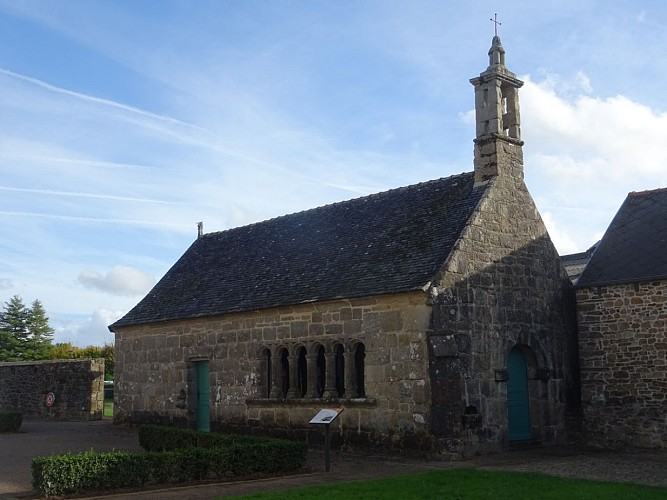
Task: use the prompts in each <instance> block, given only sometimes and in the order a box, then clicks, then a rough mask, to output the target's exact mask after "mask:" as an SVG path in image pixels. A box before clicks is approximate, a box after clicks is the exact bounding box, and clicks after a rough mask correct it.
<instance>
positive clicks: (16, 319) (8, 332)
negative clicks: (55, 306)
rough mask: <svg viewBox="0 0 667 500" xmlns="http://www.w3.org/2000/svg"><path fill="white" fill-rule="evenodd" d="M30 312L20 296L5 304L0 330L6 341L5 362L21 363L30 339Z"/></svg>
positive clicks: (15, 296) (0, 316)
mask: <svg viewBox="0 0 667 500" xmlns="http://www.w3.org/2000/svg"><path fill="white" fill-rule="evenodd" d="M29 318H30V311H29V309H28V308H27V307H26V306H25V304H24V303H23V300H22V299H21V297H19V296H18V295H14V296H13V297H12V298H11V299H9V302H5V309H4V310H3V311H2V313H0V330H2V332H3V338H4V340H5V342H4V345H3V346H2V347H3V351H2V356H3V361H20V360H23V359H26V358H25V357H24V356H23V353H24V349H25V346H26V344H27V342H28V339H29V334H28V320H29Z"/></svg>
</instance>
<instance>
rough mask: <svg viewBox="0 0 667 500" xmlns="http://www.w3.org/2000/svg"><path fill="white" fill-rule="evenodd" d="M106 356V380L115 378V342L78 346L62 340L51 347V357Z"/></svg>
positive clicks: (80, 357)
mask: <svg viewBox="0 0 667 500" xmlns="http://www.w3.org/2000/svg"><path fill="white" fill-rule="evenodd" d="M83 358H104V380H113V375H114V367H115V361H116V351H115V349H114V346H113V344H104V345H103V346H102V347H100V346H94V345H89V346H86V347H77V346H75V345H73V344H72V343H71V342H62V343H58V344H56V345H54V346H53V348H52V349H51V359H83Z"/></svg>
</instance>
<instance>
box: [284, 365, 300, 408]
mask: <svg viewBox="0 0 667 500" xmlns="http://www.w3.org/2000/svg"><path fill="white" fill-rule="evenodd" d="M287 359H288V360H289V390H288V391H287V398H288V399H294V398H298V397H299V396H300V394H299V388H298V387H297V383H296V382H297V379H298V375H297V374H298V371H299V356H296V355H294V354H292V355H290V356H289V357H288V358H287Z"/></svg>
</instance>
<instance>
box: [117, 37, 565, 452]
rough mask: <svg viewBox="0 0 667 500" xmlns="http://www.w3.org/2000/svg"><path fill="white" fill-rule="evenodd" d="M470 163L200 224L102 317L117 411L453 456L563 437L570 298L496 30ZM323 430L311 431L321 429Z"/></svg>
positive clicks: (478, 93) (480, 88)
mask: <svg viewBox="0 0 667 500" xmlns="http://www.w3.org/2000/svg"><path fill="white" fill-rule="evenodd" d="M471 83H472V84H473V86H474V88H475V108H476V116H477V118H476V121H477V132H476V139H475V141H474V142H475V147H474V171H473V172H469V173H463V174H460V175H455V176H452V177H447V178H443V179H438V180H434V181H429V182H424V183H422V184H417V185H413V186H407V187H403V188H399V189H395V190H391V191H387V192H383V193H379V194H375V195H371V196H367V197H364V198H359V199H355V200H350V201H346V202H342V203H336V204H333V205H328V206H324V207H320V208H315V209H312V210H308V211H305V212H300V213H296V214H292V215H287V216H284V217H278V218H276V219H272V220H268V221H265V222H261V223H258V224H253V225H250V226H245V227H240V228H235V229H231V230H228V231H223V232H218V233H211V234H200V237H199V238H198V239H197V240H196V241H195V242H194V243H193V244H192V246H191V247H190V248H189V249H188V250H187V251H186V252H185V254H184V255H183V256H182V257H181V258H180V259H179V260H178V262H176V264H175V265H174V266H173V267H172V268H171V269H170V270H169V271H168V272H167V274H166V275H165V276H164V278H163V279H162V280H161V281H160V282H159V283H158V284H157V285H156V286H155V288H154V289H153V290H152V291H151V292H150V293H149V294H148V295H147V296H146V297H145V298H144V299H143V300H142V301H141V302H140V303H139V304H137V306H135V307H134V308H133V309H132V310H131V311H130V312H129V313H128V314H127V315H126V316H125V317H123V318H121V319H120V320H119V321H117V322H116V323H114V324H113V325H111V327H110V328H111V330H112V331H114V332H115V334H116V344H115V345H116V372H115V391H116V392H115V398H116V399H115V408H114V418H115V420H116V422H133V423H140V422H163V423H172V424H177V425H191V426H195V425H196V426H197V427H199V428H202V429H208V428H213V429H215V430H229V429H235V430H241V431H244V432H262V433H271V434H277V435H289V436H305V437H307V436H308V434H309V432H312V429H310V426H309V425H308V421H309V420H310V418H311V417H312V416H313V415H314V414H315V413H317V411H318V410H319V409H320V408H323V407H341V408H343V409H344V412H343V413H342V414H341V416H340V418H339V419H338V420H337V422H336V424H335V426H334V427H335V429H334V439H335V442H337V443H338V444H339V445H342V446H347V447H358V446H377V447H389V448H392V447H394V448H401V449H406V448H411V449H414V450H419V451H422V452H427V453H429V454H435V455H441V456H443V457H447V458H460V457H464V456H466V455H470V454H474V453H479V452H493V451H498V450H501V449H505V448H507V447H508V446H509V445H510V444H511V443H512V442H539V443H545V444H552V443H562V442H564V440H565V417H566V412H567V410H568V407H569V405H576V404H577V402H578V380H577V365H576V363H577V356H576V348H577V346H576V337H575V324H574V322H575V318H574V305H573V304H574V298H573V294H572V292H571V288H570V283H569V280H568V277H567V274H566V272H565V270H564V268H563V266H562V264H561V262H560V259H559V257H558V254H557V252H556V250H555V248H554V246H553V244H552V242H551V241H550V239H549V236H548V234H547V231H546V229H545V226H544V224H543V222H542V220H541V218H540V215H539V213H538V211H537V209H536V207H535V204H534V202H533V200H532V199H531V196H530V194H529V193H528V190H527V189H526V186H525V184H524V181H523V155H522V145H523V142H522V141H521V136H520V113H519V95H518V94H519V92H518V91H519V88H520V87H521V86H522V82H521V81H520V80H518V79H517V78H516V76H515V75H514V74H513V73H512V72H510V71H509V70H508V69H507V67H506V66H505V51H504V49H503V47H502V44H501V42H500V39H499V38H498V37H497V36H496V37H494V38H493V42H492V47H491V49H490V50H489V66H488V68H487V70H486V71H484V72H483V73H482V74H480V75H479V77H477V78H474V79H472V80H471ZM318 441H319V438H318Z"/></svg>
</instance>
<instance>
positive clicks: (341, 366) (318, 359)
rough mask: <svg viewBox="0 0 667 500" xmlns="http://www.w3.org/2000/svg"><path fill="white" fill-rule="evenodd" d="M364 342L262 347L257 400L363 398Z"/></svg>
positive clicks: (364, 395)
mask: <svg viewBox="0 0 667 500" xmlns="http://www.w3.org/2000/svg"><path fill="white" fill-rule="evenodd" d="M365 358H366V346H365V345H364V344H363V342H359V341H352V342H346V343H343V342H336V343H334V344H332V345H331V346H329V347H328V348H327V347H325V345H323V344H322V343H319V342H311V343H305V344H304V343H300V344H297V345H295V346H293V347H292V348H291V349H290V348H288V347H287V346H284V345H275V346H264V347H262V349H261V351H260V359H261V380H262V384H261V389H260V391H259V397H260V398H269V399H337V398H345V399H360V398H366V389H365V382H364V377H365Z"/></svg>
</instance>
